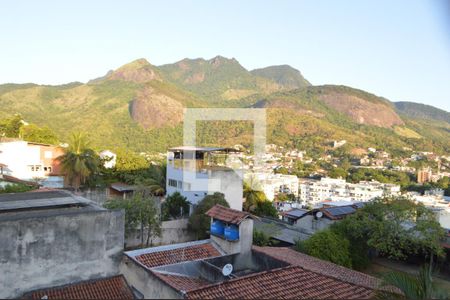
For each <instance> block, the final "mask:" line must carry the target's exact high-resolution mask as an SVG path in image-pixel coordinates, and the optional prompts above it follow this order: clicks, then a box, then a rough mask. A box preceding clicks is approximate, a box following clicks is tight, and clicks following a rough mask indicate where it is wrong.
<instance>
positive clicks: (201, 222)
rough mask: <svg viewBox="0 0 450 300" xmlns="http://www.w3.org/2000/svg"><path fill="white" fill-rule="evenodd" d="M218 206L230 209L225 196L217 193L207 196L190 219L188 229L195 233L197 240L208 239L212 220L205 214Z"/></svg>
mask: <svg viewBox="0 0 450 300" xmlns="http://www.w3.org/2000/svg"><path fill="white" fill-rule="evenodd" d="M216 204H220V205H222V206H225V207H230V205H229V204H228V202H227V201H226V200H225V196H224V194H222V193H218V192H216V193H214V194H213V195H207V196H206V197H205V198H203V200H202V201H200V202H199V203H198V205H197V207H196V208H195V210H194V212H193V213H192V215H191V216H190V217H189V224H188V228H189V230H191V231H193V232H194V233H195V235H196V237H197V239H206V238H208V231H209V227H210V223H211V218H210V217H208V216H207V215H205V213H206V212H207V211H208V210H209V209H210V208H211V207H213V206H214V205H216Z"/></svg>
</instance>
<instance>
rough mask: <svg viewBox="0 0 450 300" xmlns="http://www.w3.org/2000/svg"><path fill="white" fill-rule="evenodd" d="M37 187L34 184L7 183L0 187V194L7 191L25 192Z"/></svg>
mask: <svg viewBox="0 0 450 300" xmlns="http://www.w3.org/2000/svg"><path fill="white" fill-rule="evenodd" d="M34 189H36V187H34V186H29V185H25V184H22V183H15V184H7V185H5V186H4V187H0V194H6V193H23V192H28V191H31V190H34Z"/></svg>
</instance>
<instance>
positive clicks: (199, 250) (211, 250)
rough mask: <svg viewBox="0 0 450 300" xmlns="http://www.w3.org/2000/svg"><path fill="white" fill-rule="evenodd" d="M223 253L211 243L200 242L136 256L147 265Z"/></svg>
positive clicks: (151, 266)
mask: <svg viewBox="0 0 450 300" xmlns="http://www.w3.org/2000/svg"><path fill="white" fill-rule="evenodd" d="M220 255H221V253H220V252H219V251H218V250H217V249H216V248H215V247H214V246H213V245H212V244H211V243H207V244H200V245H194V246H188V247H183V248H177V249H170V250H163V251H159V252H152V253H146V254H141V255H138V256H136V257H135V258H136V260H138V261H139V262H140V263H142V264H143V265H145V266H146V267H149V268H153V267H156V266H163V265H170V264H176V263H179V262H183V261H189V260H197V259H203V258H208V257H214V256H220Z"/></svg>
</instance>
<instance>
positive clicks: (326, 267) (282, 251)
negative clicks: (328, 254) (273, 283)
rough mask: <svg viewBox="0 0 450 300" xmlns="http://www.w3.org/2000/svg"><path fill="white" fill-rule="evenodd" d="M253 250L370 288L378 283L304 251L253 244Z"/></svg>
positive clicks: (366, 276)
mask: <svg viewBox="0 0 450 300" xmlns="http://www.w3.org/2000/svg"><path fill="white" fill-rule="evenodd" d="M253 250H255V251H259V252H262V253H264V254H267V255H269V256H272V257H273V258H275V259H278V260H281V261H284V262H287V263H289V264H291V265H294V266H300V267H302V268H304V269H305V270H308V271H312V272H315V273H319V274H322V275H327V276H330V277H333V278H336V279H339V280H342V281H345V282H348V283H352V284H357V285H360V286H364V287H367V288H370V289H377V288H378V287H379V284H380V280H379V279H378V278H375V277H372V276H370V275H367V274H364V273H361V272H358V271H355V270H351V269H347V268H345V267H342V266H339V265H336V264H334V263H331V262H328V261H325V260H321V259H318V258H315V257H312V256H309V255H306V254H304V253H300V252H297V251H295V250H293V249H289V248H281V247H258V246H253Z"/></svg>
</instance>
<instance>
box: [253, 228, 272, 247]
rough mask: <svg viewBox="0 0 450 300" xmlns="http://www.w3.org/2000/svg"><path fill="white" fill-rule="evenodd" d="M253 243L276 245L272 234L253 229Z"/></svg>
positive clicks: (257, 244) (263, 245) (261, 245)
mask: <svg viewBox="0 0 450 300" xmlns="http://www.w3.org/2000/svg"><path fill="white" fill-rule="evenodd" d="M253 245H256V246H260V247H265V246H272V245H274V243H273V241H272V239H271V238H270V236H268V235H267V234H265V233H264V232H263V231H259V230H256V229H254V230H253Z"/></svg>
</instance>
